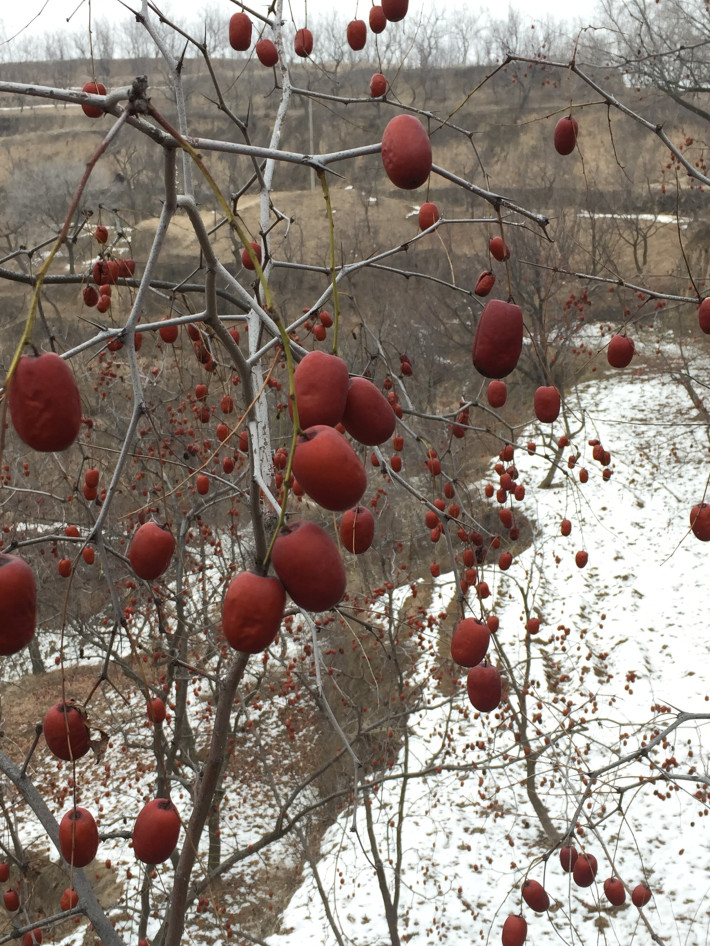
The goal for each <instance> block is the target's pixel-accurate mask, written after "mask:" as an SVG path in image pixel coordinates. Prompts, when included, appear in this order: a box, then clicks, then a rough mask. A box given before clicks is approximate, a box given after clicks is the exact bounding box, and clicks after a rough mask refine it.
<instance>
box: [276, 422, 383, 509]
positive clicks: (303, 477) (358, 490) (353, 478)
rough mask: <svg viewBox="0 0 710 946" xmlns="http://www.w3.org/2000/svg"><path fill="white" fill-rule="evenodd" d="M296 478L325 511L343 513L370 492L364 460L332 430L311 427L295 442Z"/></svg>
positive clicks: (294, 466)
mask: <svg viewBox="0 0 710 946" xmlns="http://www.w3.org/2000/svg"><path fill="white" fill-rule="evenodd" d="M293 475H294V476H295V477H296V479H297V480H298V482H299V483H300V485H301V486H302V488H303V489H304V491H305V492H306V493H308V495H309V496H310V497H311V499H313V500H315V502H317V503H318V505H319V506H322V507H323V508H324V509H330V510H332V511H334V512H342V511H343V510H345V509H349V508H350V506H355V505H357V503H359V502H360V500H361V499H362V496H363V493H364V492H365V490H366V489H367V473H366V472H365V467H364V466H363V464H362V460H360V458H359V457H358V455H357V454H356V453H355V451H354V450H353V448H352V447H351V446H350V444H349V443H348V441H347V440H346V439H345V437H343V435H342V434H341V433H338V431H337V430H335V428H333V427H328V426H327V425H325V424H318V425H316V426H315V427H309V428H308V429H307V430H305V431H304V432H303V433H302V434H301V435H300V436H299V437H298V440H297V441H296V449H295V451H294V454H293Z"/></svg>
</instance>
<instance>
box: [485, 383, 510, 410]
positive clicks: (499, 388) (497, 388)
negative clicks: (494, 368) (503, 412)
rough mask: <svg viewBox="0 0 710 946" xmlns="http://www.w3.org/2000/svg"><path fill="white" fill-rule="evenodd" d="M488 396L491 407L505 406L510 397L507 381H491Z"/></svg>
mask: <svg viewBox="0 0 710 946" xmlns="http://www.w3.org/2000/svg"><path fill="white" fill-rule="evenodd" d="M486 397H487V399H488V403H489V404H490V405H491V407H496V408H497V407H503V405H504V404H505V402H506V400H507V397H508V385H507V384H506V383H505V381H491V382H489V384H488V390H487V391H486Z"/></svg>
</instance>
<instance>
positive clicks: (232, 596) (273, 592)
mask: <svg viewBox="0 0 710 946" xmlns="http://www.w3.org/2000/svg"><path fill="white" fill-rule="evenodd" d="M329 429H330V428H329ZM285 604H286V592H285V591H284V587H283V585H282V584H281V582H280V581H279V580H278V578H268V577H265V576H264V575H255V574H254V573H253V572H240V573H239V574H238V575H237V576H236V577H235V578H233V579H232V581H231V582H230V583H229V587H228V588H227V592H226V594H225V596H224V601H223V603H222V631H223V632H224V636H225V637H226V638H227V642H228V643H229V645H230V647H233V648H234V649H235V650H238V651H241V652H242V653H244V654H260V653H261V652H262V651H263V650H266V648H267V647H269V645H270V644H272V643H273V641H274V638H275V637H276V635H277V634H278V632H279V628H280V627H281V619H282V618H283V613H284V606H285Z"/></svg>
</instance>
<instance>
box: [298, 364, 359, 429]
mask: <svg viewBox="0 0 710 946" xmlns="http://www.w3.org/2000/svg"><path fill="white" fill-rule="evenodd" d="M349 381H350V378H349V376H348V366H347V365H346V364H345V362H344V361H343V359H342V358H338V357H337V355H328V354H326V353H325V352H323V351H317V350H316V351H310V352H308V354H307V355H306V356H305V358H303V359H302V360H301V361H300V362H299V364H298V366H297V367H296V370H295V372H294V375H293V383H294V388H295V392H296V406H297V407H298V422H299V424H300V426H301V430H306V428H308V427H315V426H316V425H317V424H327V425H328V426H329V427H335V425H336V424H338V423H340V419H341V418H342V416H343V411H344V410H345V404H346V401H347V397H348V385H349Z"/></svg>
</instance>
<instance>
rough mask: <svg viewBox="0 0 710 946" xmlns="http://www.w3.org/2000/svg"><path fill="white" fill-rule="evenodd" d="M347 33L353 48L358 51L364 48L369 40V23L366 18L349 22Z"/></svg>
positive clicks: (349, 43) (349, 44) (350, 45)
mask: <svg viewBox="0 0 710 946" xmlns="http://www.w3.org/2000/svg"><path fill="white" fill-rule="evenodd" d="M346 35H347V38H348V46H349V47H350V48H351V49H354V50H356V51H357V50H360V49H363V48H364V46H365V43H366V42H367V24H366V23H365V21H364V20H351V21H350V22H349V23H348V26H347V30H346Z"/></svg>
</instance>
